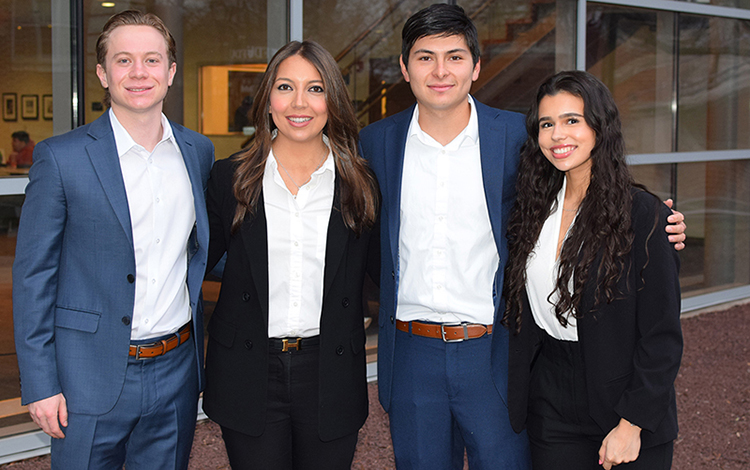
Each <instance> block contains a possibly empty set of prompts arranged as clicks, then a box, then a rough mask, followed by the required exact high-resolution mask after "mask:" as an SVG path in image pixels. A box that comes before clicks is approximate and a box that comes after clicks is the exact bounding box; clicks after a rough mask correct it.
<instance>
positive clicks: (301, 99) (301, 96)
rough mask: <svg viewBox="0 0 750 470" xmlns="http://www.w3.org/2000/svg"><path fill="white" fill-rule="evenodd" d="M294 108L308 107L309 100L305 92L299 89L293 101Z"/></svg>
mask: <svg viewBox="0 0 750 470" xmlns="http://www.w3.org/2000/svg"><path fill="white" fill-rule="evenodd" d="M292 106H294V107H295V108H304V107H305V106H307V99H306V96H305V92H304V90H302V89H298V90H296V91H295V92H294V100H293V101H292Z"/></svg>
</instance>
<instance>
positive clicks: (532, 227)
mask: <svg viewBox="0 0 750 470" xmlns="http://www.w3.org/2000/svg"><path fill="white" fill-rule="evenodd" d="M560 92H567V93H570V94H571V95H574V96H577V97H579V98H581V99H582V100H583V117H584V120H585V121H586V124H588V126H589V127H590V128H591V129H592V130H593V131H594V133H595V135H596V144H595V145H594V148H593V149H592V150H591V178H590V182H589V187H588V190H587V191H586V196H585V197H584V199H583V201H582V202H581V206H580V209H579V212H578V216H577V218H576V221H575V223H574V224H573V225H572V227H571V229H570V233H569V235H568V237H567V238H566V239H565V241H564V243H563V246H562V249H561V250H560V258H559V267H558V272H557V281H556V283H555V289H554V291H553V293H552V294H551V295H554V294H555V293H557V295H558V296H559V297H558V300H557V303H556V304H555V315H556V316H557V319H558V321H559V322H560V324H561V325H563V326H566V325H567V324H568V320H567V318H568V315H569V314H572V315H573V316H574V317H575V318H580V317H581V316H582V315H583V314H584V313H585V312H580V311H579V310H578V309H579V308H580V305H581V299H582V296H583V291H584V287H585V283H586V281H587V280H588V278H589V274H590V270H591V269H592V266H593V264H594V260H595V259H596V257H597V256H598V255H601V262H600V263H599V265H598V268H596V269H598V271H597V279H598V281H597V286H596V292H595V296H594V297H595V303H594V306H596V305H598V304H600V303H601V302H607V303H609V302H611V301H612V300H614V299H615V297H616V296H617V295H618V292H617V286H616V284H617V281H618V279H619V278H620V276H621V274H622V273H623V272H625V271H627V269H629V264H628V263H627V256H628V254H629V253H630V247H631V245H632V243H633V239H634V235H633V231H632V230H631V213H630V211H631V207H632V204H633V197H632V195H631V192H630V191H631V188H632V186H633V178H632V176H631V175H630V172H629V171H628V168H627V164H626V162H625V142H624V140H623V137H622V129H621V124H620V114H619V111H618V110H617V106H616V105H615V101H614V98H613V97H612V94H611V93H610V92H609V90H608V89H607V87H606V86H605V85H604V84H603V83H602V82H600V81H599V80H598V79H597V78H596V77H594V76H593V75H591V74H589V73H587V72H581V71H570V72H560V73H558V74H556V75H553V76H552V77H550V78H549V79H547V80H546V81H545V82H544V83H543V84H542V85H541V86H540V87H539V91H538V92H537V95H536V101H535V102H534V103H533V104H532V106H531V109H530V110H529V113H528V114H527V115H526V130H527V132H528V138H527V139H526V142H525V143H524V145H523V147H522V148H521V159H520V162H519V165H518V180H517V183H516V189H517V192H518V196H517V200H516V205H515V207H514V209H513V214H512V215H511V218H510V222H509V225H508V249H509V251H510V255H509V256H510V257H509V260H508V263H507V265H506V271H505V302H506V309H505V315H504V317H503V323H504V324H505V325H507V324H508V323H509V319H510V317H511V316H515V320H516V330H517V331H518V330H520V328H521V309H522V305H521V298H522V294H523V291H524V289H525V287H526V263H527V260H528V258H529V255H530V254H531V252H532V251H533V249H534V246H535V245H536V242H537V239H538V238H539V233H540V232H541V230H542V226H543V225H544V222H545V220H546V219H547V217H548V216H549V215H550V214H551V213H552V212H553V211H555V210H557V207H556V196H557V194H558V192H559V191H560V189H561V188H562V184H563V178H565V173H563V172H561V171H559V170H557V169H556V168H555V167H554V166H553V165H552V164H551V163H549V161H547V159H546V158H545V157H544V155H543V154H542V152H541V150H540V149H539V103H540V102H541V101H542V98H544V97H545V96H554V95H556V94H557V93H560ZM571 278H572V279H573V283H572V286H573V288H572V291H571V290H569V289H568V286H569V283H570V280H571Z"/></svg>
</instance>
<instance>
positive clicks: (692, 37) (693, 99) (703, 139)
mask: <svg viewBox="0 0 750 470" xmlns="http://www.w3.org/2000/svg"><path fill="white" fill-rule="evenodd" d="M679 46H680V53H679V54H680V80H679V83H680V86H679V103H678V109H679V119H678V123H679V127H678V136H679V143H678V148H677V150H678V151H681V152H691V151H700V150H734V149H747V148H750V133H748V132H747V129H748V127H749V126H750V106H748V102H750V21H743V20H735V19H727V18H708V17H703V16H695V15H683V14H681V15H679Z"/></svg>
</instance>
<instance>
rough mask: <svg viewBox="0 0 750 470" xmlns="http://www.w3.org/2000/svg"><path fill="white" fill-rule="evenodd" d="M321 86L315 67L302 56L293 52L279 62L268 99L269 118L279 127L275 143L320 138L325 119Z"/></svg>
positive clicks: (325, 109)
mask: <svg viewBox="0 0 750 470" xmlns="http://www.w3.org/2000/svg"><path fill="white" fill-rule="evenodd" d="M323 87H324V84H323V79H322V78H321V76H320V73H319V72H318V70H317V69H316V68H315V66H313V64H311V63H310V62H309V61H307V60H306V59H304V58H302V57H301V56H299V55H293V56H291V57H289V58H287V59H284V61H283V62H281V64H279V68H278V72H277V73H276V80H275V81H274V82H273V88H272V89H271V96H270V100H269V101H270V112H271V118H272V119H273V122H274V124H276V127H277V128H278V130H279V133H278V135H277V136H276V143H277V144H281V143H291V142H294V143H308V142H309V143H312V142H320V141H322V138H323V128H324V127H325V125H326V123H327V122H328V111H327V109H328V108H327V106H326V94H325V89H324V88H323ZM279 139H281V140H279Z"/></svg>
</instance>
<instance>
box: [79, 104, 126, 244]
mask: <svg viewBox="0 0 750 470" xmlns="http://www.w3.org/2000/svg"><path fill="white" fill-rule="evenodd" d="M88 133H89V136H91V137H92V138H93V139H94V141H93V142H91V143H90V144H88V145H87V146H86V152H87V153H88V156H89V159H90V160H91V165H92V166H93V167H94V171H95V172H96V175H97V176H98V177H99V182H100V183H101V185H102V188H103V189H104V193H105V194H106V195H107V199H109V203H110V205H111V206H112V210H113V211H114V212H115V215H116V216H117V220H119V221H120V225H122V229H123V230H124V231H125V235H126V236H127V237H128V241H130V244H131V245H132V244H133V230H132V227H131V225H130V209H129V208H128V198H127V194H126V192H125V182H124V180H123V179H122V170H121V168H120V159H119V157H118V155H117V146H116V144H115V135H114V132H113V131H112V125H111V124H110V120H109V112H105V113H104V114H103V115H102V116H101V117H100V118H99V119H97V120H96V121H94V122H92V123H91V126H90V127H89V132H88Z"/></svg>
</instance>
